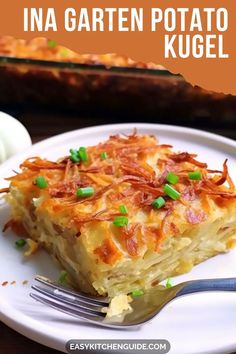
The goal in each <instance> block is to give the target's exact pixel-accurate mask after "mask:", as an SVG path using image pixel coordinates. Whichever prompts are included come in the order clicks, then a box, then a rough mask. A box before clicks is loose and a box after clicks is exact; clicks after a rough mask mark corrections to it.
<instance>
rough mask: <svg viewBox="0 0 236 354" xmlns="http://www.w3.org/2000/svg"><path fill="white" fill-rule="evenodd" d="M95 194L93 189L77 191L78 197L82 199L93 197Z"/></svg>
mask: <svg viewBox="0 0 236 354" xmlns="http://www.w3.org/2000/svg"><path fill="white" fill-rule="evenodd" d="M93 194H94V188H93V187H85V188H78V189H77V191H76V195H77V197H79V198H82V197H91V196H92V195H93Z"/></svg>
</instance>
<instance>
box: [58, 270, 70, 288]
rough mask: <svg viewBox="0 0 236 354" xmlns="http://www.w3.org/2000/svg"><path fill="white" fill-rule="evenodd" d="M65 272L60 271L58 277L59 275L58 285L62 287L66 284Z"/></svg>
mask: <svg viewBox="0 0 236 354" xmlns="http://www.w3.org/2000/svg"><path fill="white" fill-rule="evenodd" d="M67 275H68V274H67V272H66V271H65V270H62V271H61V273H60V275H59V278H58V283H59V284H61V285H63V284H66V282H67Z"/></svg>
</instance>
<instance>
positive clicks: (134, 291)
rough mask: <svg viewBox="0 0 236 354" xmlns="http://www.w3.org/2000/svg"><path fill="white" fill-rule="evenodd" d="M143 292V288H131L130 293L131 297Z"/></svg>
mask: <svg viewBox="0 0 236 354" xmlns="http://www.w3.org/2000/svg"><path fill="white" fill-rule="evenodd" d="M143 294H144V292H143V290H141V289H136V290H133V291H132V293H131V295H132V296H133V297H136V296H141V295H143Z"/></svg>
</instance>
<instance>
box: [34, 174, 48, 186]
mask: <svg viewBox="0 0 236 354" xmlns="http://www.w3.org/2000/svg"><path fill="white" fill-rule="evenodd" d="M35 184H36V186H38V187H39V188H41V189H44V188H47V186H48V182H47V181H46V179H45V177H43V176H38V177H36V179H35Z"/></svg>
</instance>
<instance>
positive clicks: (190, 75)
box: [0, 0, 236, 94]
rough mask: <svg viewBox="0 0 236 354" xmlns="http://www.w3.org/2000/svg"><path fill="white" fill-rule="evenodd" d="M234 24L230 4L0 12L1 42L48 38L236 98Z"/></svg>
mask: <svg viewBox="0 0 236 354" xmlns="http://www.w3.org/2000/svg"><path fill="white" fill-rule="evenodd" d="M190 4H191V6H190ZM196 9H197V10H196ZM235 23H236V3H234V1H232V0H224V1H216V0H208V1H207V2H206V1H203V0H192V1H189V0H181V1H166V0H165V1H164V0H159V1H154V0H149V1H145V0H139V1H134V0H119V1H115V0H109V1H107V0H100V1H97V0H91V1H89V2H88V1H87V0H80V1H76V0H73V1H72V0H60V1H57V2H56V1H55V0H54V1H53V0H47V1H42V0H41V1H40V0H35V1H33V2H32V1H30V0H21V1H18V0H10V1H8V2H7V1H6V2H4V4H1V12H0V34H1V35H12V36H15V37H18V38H24V39H31V38H34V37H38V36H44V37H47V38H51V39H53V40H56V41H57V42H58V43H60V44H62V45H65V46H66V47H68V48H70V49H72V50H75V51H77V52H80V53H98V54H99V53H111V52H112V53H114V52H115V53H118V54H122V55H127V56H129V57H131V58H132V59H134V60H137V61H143V62H154V63H157V64H161V65H163V66H165V67H166V68H167V69H168V70H170V71H172V72H174V73H181V74H182V75H183V76H184V77H185V79H186V80H188V81H189V82H191V83H192V84H194V85H199V86H202V87H204V88H206V89H210V90H214V91H219V92H224V93H232V94H236V81H235V80H234V76H233V73H234V71H235V63H236V46H235V44H234V43H235V37H236V26H235Z"/></svg>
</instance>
